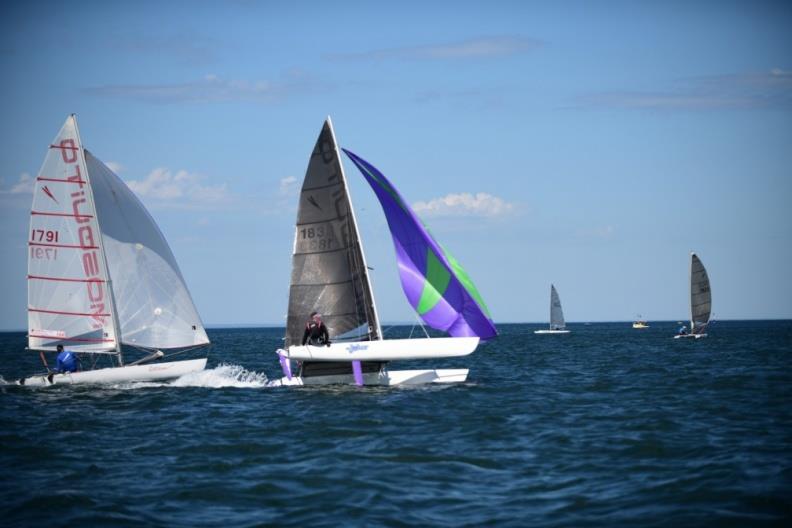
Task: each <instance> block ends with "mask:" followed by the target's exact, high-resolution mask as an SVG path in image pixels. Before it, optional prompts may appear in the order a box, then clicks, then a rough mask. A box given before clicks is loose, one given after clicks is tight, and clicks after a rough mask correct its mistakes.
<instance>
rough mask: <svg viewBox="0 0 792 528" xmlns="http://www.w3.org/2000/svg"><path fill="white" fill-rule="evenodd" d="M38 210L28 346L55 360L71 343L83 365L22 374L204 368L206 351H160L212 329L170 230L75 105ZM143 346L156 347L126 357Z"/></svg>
mask: <svg viewBox="0 0 792 528" xmlns="http://www.w3.org/2000/svg"><path fill="white" fill-rule="evenodd" d="M30 214H31V216H30V239H29V242H28V276H27V281H28V349H29V350H36V351H39V352H40V353H41V357H42V360H45V356H44V352H52V351H55V350H56V347H57V346H58V345H63V347H64V348H65V349H66V350H67V351H71V352H73V353H75V354H77V357H79V358H81V359H80V364H81V367H82V368H81V369H80V370H78V371H76V372H64V373H54V372H48V373H44V374H39V375H34V376H31V377H28V378H23V379H20V380H19V383H20V384H24V385H50V384H61V383H116V382H124V381H148V380H162V379H172V378H177V377H179V376H182V375H184V374H186V373H189V372H194V371H199V370H203V369H204V367H205V366H206V358H205V357H204V358H201V359H192V360H184V361H170V362H167V361H159V360H160V359H163V358H166V357H167V355H166V354H165V353H164V352H163V351H162V350H176V349H179V352H178V353H181V352H185V351H186V350H187V349H190V348H197V347H201V346H204V345H208V344H209V339H208V337H207V335H206V331H205V330H204V327H203V324H202V323H201V320H200V317H199V316H198V313H197V311H196V309H195V306H194V305H193V301H192V299H191V298H190V294H189V292H188V291H187V286H186V285H185V283H184V279H183V277H182V275H181V273H180V271H179V267H178V265H177V264H176V260H175V258H174V257H173V253H171V250H170V248H169V247H168V244H167V242H166V241H165V238H164V237H163V236H162V233H161V232H160V231H159V229H158V228H157V225H156V224H155V223H154V220H153V219H152V218H151V216H150V215H149V213H148V211H146V209H145V208H144V207H143V204H142V203H141V202H140V200H138V199H137V197H136V196H135V195H134V193H133V192H132V191H131V190H130V189H129V188H128V187H127V186H126V185H125V184H124V182H123V181H121V179H120V178H119V177H118V176H116V175H115V174H114V173H113V172H112V171H111V170H110V169H109V168H108V167H107V166H106V165H104V164H103V163H102V162H101V161H99V160H98V159H97V158H95V157H94V156H93V155H91V153H90V152H88V151H87V150H84V149H83V147H82V144H81V142H80V136H79V132H78V129H77V120H76V118H75V116H74V115H71V116H69V117H68V118H67V119H66V123H65V124H64V125H63V127H62V128H61V131H60V132H59V133H58V135H57V136H56V137H55V140H54V141H53V143H52V144H51V145H50V147H49V151H48V153H47V156H46V157H45V159H44V164H43V165H42V167H41V170H40V172H39V175H38V177H37V178H36V186H35V189H34V193H33V205H32V209H31V213H30ZM122 345H124V346H126V347H127V348H126V350H124V349H122ZM134 349H139V351H142V352H145V353H147V354H148V355H147V356H146V357H142V358H140V359H137V360H135V361H131V362H125V359H128V358H126V357H125V355H126V353H127V352H132V351H133V350H134ZM102 367H106V368H102Z"/></svg>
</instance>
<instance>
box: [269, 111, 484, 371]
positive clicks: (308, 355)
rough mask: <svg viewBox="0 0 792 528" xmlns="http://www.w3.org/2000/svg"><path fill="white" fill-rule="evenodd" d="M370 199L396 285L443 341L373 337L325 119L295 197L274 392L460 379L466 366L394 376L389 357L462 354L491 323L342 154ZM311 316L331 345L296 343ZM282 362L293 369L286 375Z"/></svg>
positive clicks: (455, 267) (381, 191)
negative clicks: (387, 237)
mask: <svg viewBox="0 0 792 528" xmlns="http://www.w3.org/2000/svg"><path fill="white" fill-rule="evenodd" d="M345 152H346V154H347V155H348V156H349V157H350V159H351V160H352V161H353V162H354V163H355V165H356V166H357V167H358V169H360V171H361V173H362V174H363V176H364V177H365V178H366V180H367V181H368V182H369V184H370V185H371V186H372V188H373V190H374V192H375V194H376V195H377V197H378V199H379V201H380V203H381V205H382V208H383V212H384V213H385V215H386V218H387V220H388V225H389V228H390V231H391V235H392V237H393V242H394V245H395V247H396V254H397V259H398V261H399V270H400V277H401V282H402V287H403V289H404V292H405V294H406V296H407V298H408V301H409V302H410V303H411V304H412V306H413V307H415V309H416V311H417V313H418V314H419V315H420V316H421V318H422V319H423V320H424V322H426V323H427V324H428V325H429V326H431V327H432V328H435V329H439V330H444V331H446V332H448V333H449V334H450V335H451V336H452V337H442V338H433V339H429V338H422V339H388V340H385V339H383V335H382V329H381V328H380V320H379V316H378V314H377V308H376V305H375V303H374V295H373V291H372V287H371V282H370V279H369V268H368V267H367V265H366V259H365V256H364V254H363V247H362V242H361V240H360V235H359V233H358V228H357V223H356V220H355V212H354V209H353V207H352V203H351V199H350V195H349V189H348V187H347V182H346V177H345V175H344V170H343V166H342V164H341V160H340V155H339V150H338V147H337V144H336V139H335V135H334V133H333V127H332V123H331V121H330V119H329V118H328V119H327V120H326V121H325V123H324V126H323V127H322V131H321V133H320V134H319V138H318V140H317V142H316V146H315V147H314V150H313V153H312V155H311V159H310V162H309V164H308V169H307V171H306V175H305V180H304V182H303V186H302V190H301V193H300V204H299V209H298V212H297V225H296V232H295V239H294V248H293V255H292V276H291V286H290V290H289V311H288V319H287V327H286V338H285V347H284V349H280V350H278V351H277V354H278V356H279V358H280V363H281V366H282V368H283V372H284V377H283V378H282V379H281V384H282V385H310V384H332V383H344V384H348V383H356V384H357V385H364V384H366V385H398V384H419V383H431V382H434V383H449V382H461V381H464V380H465V379H466V378H467V375H468V369H442V370H438V369H425V370H401V371H394V370H389V369H387V368H386V366H387V363H388V362H389V361H393V360H408V359H430V358H444V357H458V356H466V355H468V354H470V353H471V352H473V351H474V350H475V349H476V347H477V346H478V344H479V340H480V339H489V338H491V337H494V336H495V335H496V330H495V326H494V324H493V323H492V320H491V318H490V317H489V314H488V312H487V309H486V307H485V306H484V303H483V301H482V300H481V296H480V295H479V294H478V291H476V288H475V286H474V285H473V283H472V281H471V280H470V278H469V277H468V276H467V274H466V273H465V271H464V270H463V269H462V267H461V266H460V265H459V264H458V263H457V261H456V260H455V259H454V258H453V257H452V256H451V255H450V254H449V253H448V252H447V251H445V250H444V249H443V248H441V247H440V246H439V245H438V244H437V242H435V241H434V239H433V238H432V237H431V236H430V235H429V233H428V231H426V229H425V228H424V226H423V225H422V223H421V222H420V220H419V219H418V217H417V216H415V213H414V212H413V211H412V209H411V208H410V206H409V205H408V204H407V203H406V201H404V200H403V199H402V198H401V195H400V194H399V193H398V191H396V189H395V188H394V187H393V186H392V185H391V184H390V182H389V181H388V180H387V179H386V178H385V176H384V175H382V173H380V172H379V171H378V170H377V169H376V168H374V167H373V166H372V165H370V164H368V163H367V162H366V161H364V160H363V159H361V158H359V157H357V156H356V155H354V154H352V153H351V152H349V151H346V150H345ZM314 311H317V312H319V313H320V314H321V315H322V318H323V319H324V322H325V325H326V326H327V328H328V330H329V333H330V338H331V341H332V344H330V345H329V346H313V345H310V344H308V345H306V346H303V345H302V337H303V332H304V329H305V322H306V320H307V318H308V316H309V314H310V313H312V312H314ZM292 361H296V364H297V366H298V367H299V370H298V372H296V375H292Z"/></svg>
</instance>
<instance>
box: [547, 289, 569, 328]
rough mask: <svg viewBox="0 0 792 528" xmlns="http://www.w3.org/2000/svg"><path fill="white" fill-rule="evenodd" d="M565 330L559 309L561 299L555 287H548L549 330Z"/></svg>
mask: <svg viewBox="0 0 792 528" xmlns="http://www.w3.org/2000/svg"><path fill="white" fill-rule="evenodd" d="M564 328H566V324H565V323H564V311H563V310H562V309H561V299H560V298H559V297H558V292H557V291H556V289H555V286H553V285H552V284H551V285H550V330H563V329H564Z"/></svg>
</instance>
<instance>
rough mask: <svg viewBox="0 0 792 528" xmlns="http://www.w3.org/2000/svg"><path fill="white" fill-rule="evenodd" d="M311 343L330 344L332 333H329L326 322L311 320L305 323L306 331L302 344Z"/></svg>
mask: <svg viewBox="0 0 792 528" xmlns="http://www.w3.org/2000/svg"><path fill="white" fill-rule="evenodd" d="M306 342H307V343H308V344H309V345H327V344H330V334H328V333H327V327H326V326H325V324H324V323H319V324H316V323H315V322H314V321H309V322H308V323H307V324H306V325H305V332H303V338H302V344H303V345H305V343H306Z"/></svg>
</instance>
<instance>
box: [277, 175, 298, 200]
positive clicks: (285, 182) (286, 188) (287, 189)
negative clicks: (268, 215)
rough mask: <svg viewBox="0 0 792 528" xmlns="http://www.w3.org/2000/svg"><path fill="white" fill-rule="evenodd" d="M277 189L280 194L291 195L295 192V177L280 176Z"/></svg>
mask: <svg viewBox="0 0 792 528" xmlns="http://www.w3.org/2000/svg"><path fill="white" fill-rule="evenodd" d="M279 191H280V194H281V196H293V195H296V194H297V178H295V177H294V176H286V177H285V178H281V180H280V185H279Z"/></svg>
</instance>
